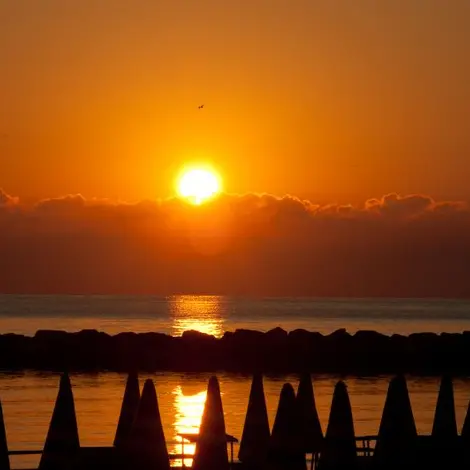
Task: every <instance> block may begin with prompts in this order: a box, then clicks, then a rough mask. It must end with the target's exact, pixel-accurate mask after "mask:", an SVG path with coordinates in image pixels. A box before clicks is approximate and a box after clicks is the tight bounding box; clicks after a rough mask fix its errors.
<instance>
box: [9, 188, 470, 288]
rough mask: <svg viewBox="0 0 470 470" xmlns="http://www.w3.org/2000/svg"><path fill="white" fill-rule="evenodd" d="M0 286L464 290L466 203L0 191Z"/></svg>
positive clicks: (468, 230)
mask: <svg viewBox="0 0 470 470" xmlns="http://www.w3.org/2000/svg"><path fill="white" fill-rule="evenodd" d="M0 259H1V260H2V263H1V264H0V291H2V292H30V293H34V292H47V293H56V292H63V293H90V292H98V293H156V294H171V293H177V292H186V293H217V294H231V295H316V296H361V297H368V296H423V297H426V296H435V297H460V296H470V285H469V284H468V282H467V281H468V279H469V278H470V212H469V210H468V208H467V206H466V204H464V203H462V202H458V201H456V202H454V201H435V200H434V199H433V198H431V197H429V196H426V195H420V194H412V195H399V194H387V195H384V196H383V197H379V198H375V199H369V200H367V201H366V202H365V203H364V205H363V206H360V207H356V206H352V205H335V204H330V205H323V206H321V205H317V204H314V203H312V202H310V201H306V200H301V199H299V198H296V197H295V196H285V197H275V196H273V195H270V194H242V195H229V194H224V195H222V196H220V197H219V198H217V199H215V200H213V201H212V202H211V203H208V204H205V205H202V206H200V207H194V206H190V205H188V204H186V203H185V202H184V201H181V200H179V199H175V198H170V199H166V200H160V201H141V202H138V203H133V204H129V203H123V202H113V201H109V200H97V199H91V200H90V199H86V198H84V197H83V196H81V195H67V196H64V197H60V198H53V199H46V200H43V201H40V202H38V203H37V204H35V205H34V206H26V205H23V204H21V201H18V199H17V198H15V197H12V196H10V195H8V194H6V193H5V192H3V191H0Z"/></svg>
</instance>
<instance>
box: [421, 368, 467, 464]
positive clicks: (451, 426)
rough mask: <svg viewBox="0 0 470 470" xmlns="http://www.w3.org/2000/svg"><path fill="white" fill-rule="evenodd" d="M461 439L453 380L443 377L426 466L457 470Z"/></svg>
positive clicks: (460, 455) (460, 456) (460, 457)
mask: <svg viewBox="0 0 470 470" xmlns="http://www.w3.org/2000/svg"><path fill="white" fill-rule="evenodd" d="M459 441H460V439H459V436H458V431H457V421H456V417H455V404H454V387H453V384H452V379H451V378H450V377H448V376H443V377H442V379H441V384H440V388H439V394H438V397H437V403H436V411H435V414H434V422H433V426H432V432H431V439H430V440H429V443H430V445H432V451H431V452H425V455H426V462H425V465H426V466H427V467H428V468H430V469H432V468H436V469H437V468H455V466H456V465H457V464H458V462H459V461H460V460H462V457H463V456H462V453H461V446H460V442H459Z"/></svg>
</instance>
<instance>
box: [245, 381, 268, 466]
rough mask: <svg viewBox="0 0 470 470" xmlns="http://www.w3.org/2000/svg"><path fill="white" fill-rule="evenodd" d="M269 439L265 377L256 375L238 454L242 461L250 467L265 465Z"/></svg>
mask: <svg viewBox="0 0 470 470" xmlns="http://www.w3.org/2000/svg"><path fill="white" fill-rule="evenodd" d="M269 438H270V431H269V421H268V411H267V409H266V399H265V396H264V388H263V377H262V375H261V374H255V375H254V377H253V382H252V383H251V390H250V398H249V401H248V409H247V412H246V417H245V425H244V427H243V434H242V440H241V442H240V450H239V452H238V458H239V459H240V461H241V462H243V464H245V465H248V466H260V465H263V464H264V463H265V461H266V457H267V452H268V446H269Z"/></svg>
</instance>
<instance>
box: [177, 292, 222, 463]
mask: <svg viewBox="0 0 470 470" xmlns="http://www.w3.org/2000/svg"><path fill="white" fill-rule="evenodd" d="M169 305H170V311H171V316H172V335H174V336H181V335H182V334H183V333H184V332H185V331H189V330H195V331H200V332H201V333H206V334H209V335H213V336H216V337H219V336H222V335H223V333H224V330H223V314H224V306H223V300H222V298H221V297H217V296H200V295H198V296H188V295H178V296H173V297H171V298H170V299H169ZM172 395H173V399H174V405H175V416H174V419H175V420H174V429H175V434H176V435H177V434H180V433H185V434H190V433H191V434H197V433H198V432H199V425H200V422H201V417H202V413H203V410H204V403H205V400H206V391H205V390H203V391H201V390H200V388H199V387H198V388H194V387H191V386H189V387H184V389H183V387H182V386H181V385H178V386H177V387H175V388H174V390H173V392H172ZM175 437H176V440H177V441H178V442H181V441H182V439H181V438H180V437H179V436H175ZM181 450H182V446H181V445H179V446H178V445H177V446H173V448H172V449H171V450H170V452H173V453H175V454H179V453H181ZM194 451H195V444H191V443H188V442H185V443H184V453H185V455H186V454H187V455H193V454H194ZM181 463H182V462H181V460H174V461H173V462H172V465H176V466H180V465H181ZM184 464H185V465H186V466H191V465H192V459H185V460H184Z"/></svg>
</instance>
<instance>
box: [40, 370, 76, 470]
mask: <svg viewBox="0 0 470 470" xmlns="http://www.w3.org/2000/svg"><path fill="white" fill-rule="evenodd" d="M79 449H80V441H79V437H78V427H77V417H76V414H75V404H74V400H73V393H72V386H71V384H70V379H69V376H68V374H67V373H64V374H63V375H62V377H61V378H60V383H59V392H58V394H57V400H56V402H55V406H54V412H53V414H52V418H51V423H50V425H49V431H48V432H47V437H46V442H45V444H44V450H43V453H42V456H41V460H40V462H39V470H65V469H68V468H71V466H72V465H73V463H74V461H75V458H76V457H77V455H78V451H79Z"/></svg>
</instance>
